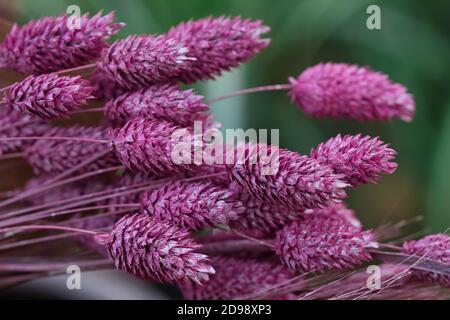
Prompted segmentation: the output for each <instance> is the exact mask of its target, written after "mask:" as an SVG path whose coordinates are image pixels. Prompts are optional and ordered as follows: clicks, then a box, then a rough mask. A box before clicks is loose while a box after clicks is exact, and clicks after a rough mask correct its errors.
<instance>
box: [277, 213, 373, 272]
mask: <svg viewBox="0 0 450 320" xmlns="http://www.w3.org/2000/svg"><path fill="white" fill-rule="evenodd" d="M377 246H378V245H377V243H376V242H375V241H374V240H373V234H372V232H371V231H361V230H360V229H359V228H355V227H354V226H353V225H351V224H350V223H349V222H348V221H347V220H345V219H344V218H342V217H338V216H327V215H311V216H307V217H305V218H303V219H301V220H299V221H296V222H293V223H292V224H290V225H288V226H286V227H284V228H283V229H282V230H280V231H279V232H277V235H276V238H275V251H276V253H277V255H278V256H279V257H280V258H281V262H282V263H283V264H284V265H285V266H286V267H287V268H289V269H290V270H292V271H294V272H324V271H327V270H342V269H349V268H352V267H354V266H356V265H359V264H361V263H362V262H364V261H368V260H370V259H371V255H370V253H369V251H368V250H367V249H368V248H376V247H377Z"/></svg>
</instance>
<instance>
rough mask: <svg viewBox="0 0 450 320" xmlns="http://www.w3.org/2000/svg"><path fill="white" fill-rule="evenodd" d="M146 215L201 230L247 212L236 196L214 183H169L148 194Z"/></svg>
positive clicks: (144, 200)
mask: <svg viewBox="0 0 450 320" xmlns="http://www.w3.org/2000/svg"><path fill="white" fill-rule="evenodd" d="M141 206H142V213H145V214H148V215H150V216H154V217H157V218H159V219H161V220H166V221H170V222H171V223H173V224H174V225H177V226H180V227H184V228H188V229H191V230H199V229H203V228H206V227H214V226H216V225H219V224H224V225H226V224H228V223H229V222H230V220H238V219H239V218H240V215H241V214H242V213H243V212H244V210H245V208H244V207H243V205H242V203H241V202H240V201H237V200H235V199H234V198H233V193H232V192H231V191H230V190H228V189H226V188H223V187H220V186H217V185H215V184H214V183H212V182H191V183H189V182H178V181H177V182H169V183H167V184H165V185H163V186H162V187H160V188H158V189H156V190H154V191H151V192H146V193H144V195H143V197H142V201H141Z"/></svg>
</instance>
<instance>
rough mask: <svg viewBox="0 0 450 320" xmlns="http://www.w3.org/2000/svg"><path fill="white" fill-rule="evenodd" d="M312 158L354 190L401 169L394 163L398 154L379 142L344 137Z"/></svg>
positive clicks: (330, 142) (333, 140)
mask: <svg viewBox="0 0 450 320" xmlns="http://www.w3.org/2000/svg"><path fill="white" fill-rule="evenodd" d="M310 155H311V158H313V159H316V160H318V161H320V162H321V163H324V164H327V165H329V166H330V167H332V168H333V170H334V172H336V173H337V174H342V175H344V178H343V180H344V181H346V182H348V183H349V184H350V185H352V186H353V187H356V186H358V185H360V184H366V183H369V182H377V181H378V180H379V179H380V175H381V174H392V173H394V172H395V170H396V169H397V163H395V162H393V160H394V159H395V156H396V155H397V152H396V151H395V150H393V149H391V148H389V146H388V145H387V144H385V143H383V141H381V140H379V138H377V137H375V138H371V137H369V136H361V135H360V134H358V135H356V136H350V135H345V136H343V137H342V136H341V135H340V134H339V135H337V136H336V137H334V138H331V139H329V140H328V141H326V142H324V143H321V144H319V145H318V146H317V148H316V149H312V150H311V154H310Z"/></svg>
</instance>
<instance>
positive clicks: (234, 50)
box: [167, 16, 270, 83]
mask: <svg viewBox="0 0 450 320" xmlns="http://www.w3.org/2000/svg"><path fill="white" fill-rule="evenodd" d="M269 30H270V28H269V27H267V26H264V25H263V24H262V23H261V21H259V20H257V21H251V20H248V19H246V20H243V19H241V18H240V17H223V16H222V17H207V18H203V19H200V20H196V21H188V22H183V23H181V24H179V25H178V26H175V27H173V28H172V29H170V31H169V32H168V34H167V35H168V37H170V38H173V39H175V40H176V41H177V42H178V43H181V44H183V45H184V46H185V47H186V48H187V50H188V51H187V53H188V56H189V57H193V58H195V59H193V60H190V61H188V63H187V64H188V68H187V69H186V70H183V72H181V73H180V75H179V77H178V80H180V81H182V82H183V83H193V82H196V81H200V80H208V79H212V78H214V77H216V76H219V75H220V74H221V73H222V72H223V71H228V70H230V69H231V68H234V67H237V66H239V64H240V63H243V62H246V61H248V60H249V59H251V58H252V57H253V56H255V55H256V54H257V53H259V52H260V51H262V50H263V49H264V48H266V47H267V46H268V45H269V44H270V39H264V38H262V36H263V35H264V34H265V33H267V32H268V31H269Z"/></svg>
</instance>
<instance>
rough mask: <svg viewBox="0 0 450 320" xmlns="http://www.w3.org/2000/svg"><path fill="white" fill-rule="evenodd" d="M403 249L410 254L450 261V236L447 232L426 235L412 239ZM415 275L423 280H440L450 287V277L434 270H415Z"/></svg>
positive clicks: (439, 260)
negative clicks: (415, 239)
mask: <svg viewBox="0 0 450 320" xmlns="http://www.w3.org/2000/svg"><path fill="white" fill-rule="evenodd" d="M403 251H404V252H405V253H408V254H412V255H416V256H418V257H424V258H428V259H432V260H435V261H438V262H442V263H445V264H449V263H450V237H449V236H448V235H445V234H437V235H430V236H426V237H424V238H422V239H419V240H417V241H414V240H411V241H407V242H405V243H404V244H403ZM414 275H415V276H416V277H417V278H419V279H422V280H426V281H429V282H438V283H440V284H441V285H442V286H444V287H450V277H449V276H448V275H447V276H445V275H442V274H438V273H434V272H427V271H422V270H414Z"/></svg>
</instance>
